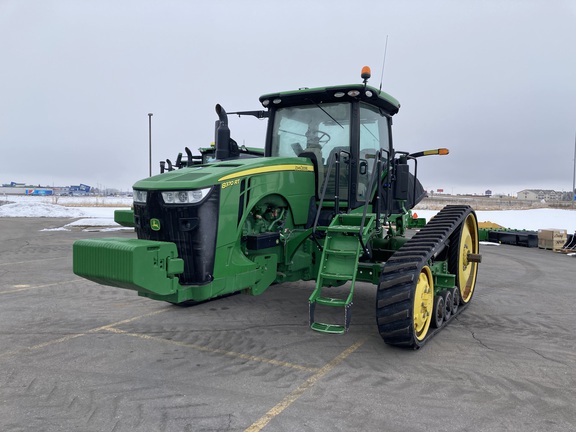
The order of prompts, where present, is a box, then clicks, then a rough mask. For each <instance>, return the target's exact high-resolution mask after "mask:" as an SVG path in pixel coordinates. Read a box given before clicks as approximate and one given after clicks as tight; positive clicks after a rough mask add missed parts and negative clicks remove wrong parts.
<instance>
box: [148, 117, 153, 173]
mask: <svg viewBox="0 0 576 432" xmlns="http://www.w3.org/2000/svg"><path fill="white" fill-rule="evenodd" d="M152 115H153V114H152V113H148V168H149V170H148V171H149V177H152Z"/></svg>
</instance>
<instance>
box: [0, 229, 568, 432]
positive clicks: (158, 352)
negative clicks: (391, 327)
mask: <svg viewBox="0 0 576 432" xmlns="http://www.w3.org/2000/svg"><path fill="white" fill-rule="evenodd" d="M67 222H69V221H67V220H63V219H45V218H44V219H24V218H22V219H10V218H4V219H0V244H1V245H2V248H1V251H0V430H1V431H3V432H10V431H114V432H118V431H134V430H137V431H244V430H249V431H259V430H264V431H338V430H363V431H431V430H434V431H519V430H522V431H543V430H547V431H573V430H575V429H576V409H575V406H576V337H575V336H574V333H575V329H576V314H575V313H574V308H575V307H576V301H575V300H576V279H575V278H576V259H574V258H570V257H567V256H564V255H560V254H555V253H552V252H550V251H543V250H538V249H526V248H521V247H512V246H482V247H481V253H482V254H483V257H484V261H483V263H482V265H481V270H480V274H479V281H478V285H477V291H476V294H475V297H474V299H473V302H472V304H471V305H470V307H469V308H468V309H467V310H466V311H465V312H464V313H463V314H462V315H460V316H459V317H458V319H457V320H456V321H453V322H452V323H451V325H450V326H449V327H448V328H446V329H445V330H444V331H443V332H441V333H440V334H439V335H437V336H436V337H434V338H433V339H432V340H431V341H430V342H429V343H428V344H427V345H426V346H425V347H424V348H423V349H421V350H419V351H405V350H401V349H397V348H393V347H389V346H386V345H384V344H383V342H382V340H381V339H380V336H379V335H378V333H377V330H376V326H375V323H374V294H375V287H373V286H370V285H361V286H360V287H359V289H358V290H357V294H356V297H355V303H354V306H353V308H354V310H353V318H352V327H351V330H350V332H349V333H348V334H346V335H344V336H330V335H322V334H319V333H315V332H313V331H311V330H309V329H308V328H307V309H308V307H307V298H308V296H309V294H310V292H311V289H312V288H313V284H312V283H309V282H307V283H292V284H285V285H281V286H277V287H273V288H271V289H269V290H268V291H267V292H265V293H264V294H263V295H261V296H259V297H250V296H245V295H237V296H232V297H228V298H225V299H221V300H218V301H214V302H208V303H205V304H202V305H199V306H195V307H191V308H180V307H176V306H172V305H169V304H165V303H160V302H155V301H152V300H146V299H142V298H139V297H137V295H136V294H135V293H134V292H132V291H126V290H120V289H115V288H110V287H103V286H99V285H97V284H94V283H92V282H89V281H86V280H83V279H80V278H78V277H76V276H75V275H74V274H73V273H72V250H71V246H72V243H73V242H74V240H76V239H80V238H96V237H110V236H121V237H132V236H133V233H129V232H127V233H120V234H117V233H112V234H111V233H102V232H81V231H41V230H42V229H45V228H57V227H61V226H63V225H64V224H66V223H67Z"/></svg>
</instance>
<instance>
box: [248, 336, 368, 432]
mask: <svg viewBox="0 0 576 432" xmlns="http://www.w3.org/2000/svg"><path fill="white" fill-rule="evenodd" d="M366 339H367V338H365V339H362V340H361V341H359V342H356V343H355V344H354V345H352V346H350V347H349V348H347V349H345V350H344V351H342V352H341V353H340V354H339V355H337V356H336V357H334V358H333V359H332V360H331V361H329V362H328V363H326V364H325V365H324V366H323V367H321V368H320V369H319V370H318V372H316V373H315V374H314V375H312V376H311V377H310V378H308V379H307V380H306V381H304V382H303V383H302V384H300V385H299V386H298V387H296V389H295V390H294V391H292V392H291V393H290V394H288V396H286V397H285V398H284V399H282V400H281V401H280V403H278V404H277V405H276V406H275V407H273V408H272V409H271V410H270V411H268V412H267V413H266V414H264V416H262V417H261V418H260V419H259V420H257V421H256V422H255V423H253V424H252V425H251V426H250V427H248V429H246V430H245V431H244V432H258V431H261V430H262V429H263V428H264V427H265V426H266V425H267V424H268V423H270V421H271V420H272V419H274V417H276V416H278V415H279V414H280V413H281V412H282V411H284V410H285V409H286V408H288V407H289V406H290V405H292V404H293V403H294V402H295V401H296V400H297V399H298V398H299V397H300V396H302V395H303V394H304V392H305V391H306V390H308V389H309V388H311V387H312V386H314V384H316V383H317V382H318V381H319V380H320V379H321V378H323V377H324V375H326V374H327V373H328V372H330V371H331V370H332V369H334V368H335V367H336V366H338V365H339V364H340V363H342V361H344V360H345V359H346V357H348V356H349V355H350V354H352V353H353V352H354V351H356V350H357V349H358V348H360V347H361V346H362V345H363V344H364V342H366Z"/></svg>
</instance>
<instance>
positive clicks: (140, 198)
mask: <svg viewBox="0 0 576 432" xmlns="http://www.w3.org/2000/svg"><path fill="white" fill-rule="evenodd" d="M147 196H148V193H147V192H146V191H142V190H136V189H134V202H135V203H140V204H146V197H147Z"/></svg>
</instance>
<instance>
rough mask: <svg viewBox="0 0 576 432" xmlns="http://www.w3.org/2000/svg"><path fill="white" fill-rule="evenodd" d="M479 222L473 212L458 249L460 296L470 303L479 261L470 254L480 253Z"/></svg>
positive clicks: (466, 221) (468, 218)
mask: <svg viewBox="0 0 576 432" xmlns="http://www.w3.org/2000/svg"><path fill="white" fill-rule="evenodd" d="M478 251H479V246H478V222H477V221H476V217H475V216H474V215H473V214H469V215H468V217H467V218H466V220H465V221H464V225H463V226H462V232H461V237H460V250H459V251H458V263H459V264H458V281H459V282H460V283H459V285H460V296H461V297H462V301H463V302H464V303H468V301H469V300H470V298H471V297H472V293H473V292H474V286H475V285H476V273H477V266H478V263H477V262H472V261H470V260H468V255H469V254H478Z"/></svg>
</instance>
